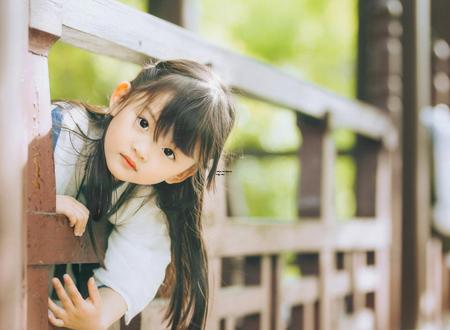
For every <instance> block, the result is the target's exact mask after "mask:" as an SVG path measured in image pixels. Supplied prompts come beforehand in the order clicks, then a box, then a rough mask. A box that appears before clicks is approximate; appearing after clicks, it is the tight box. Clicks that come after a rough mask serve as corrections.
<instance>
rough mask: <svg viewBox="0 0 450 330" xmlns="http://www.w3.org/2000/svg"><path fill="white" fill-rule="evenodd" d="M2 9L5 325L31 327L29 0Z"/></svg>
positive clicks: (1, 302) (1, 313)
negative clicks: (27, 283)
mask: <svg viewBox="0 0 450 330" xmlns="http://www.w3.org/2000/svg"><path fill="white" fill-rule="evenodd" d="M0 13H1V19H0V49H1V52H0V138H1V144H0V151H1V155H2V159H5V160H6V159H7V160H8V161H2V162H0V186H1V187H2V193H1V194H0V265H1V266H0V267H1V270H0V292H1V294H0V329H25V328H26V322H27V319H26V302H25V301H24V287H25V281H26V278H24V277H23V274H24V273H25V272H24V269H25V267H26V256H25V251H26V241H25V230H24V229H25V228H26V227H25V221H24V219H25V207H26V200H24V197H26V196H25V192H24V182H25V180H26V179H25V177H24V175H25V173H24V169H25V166H26V159H27V144H26V138H25V134H26V125H25V120H24V116H23V113H22V110H23V109H24V107H27V106H28V104H26V102H25V101H24V100H25V99H26V97H29V94H28V93H27V92H28V91H29V88H28V87H29V80H27V79H25V78H24V77H25V73H24V71H25V70H24V68H25V64H26V53H27V48H28V2H27V1H24V0H19V1H16V0H5V1H0ZM27 94H28V95H27ZM6 157H7V158H6Z"/></svg>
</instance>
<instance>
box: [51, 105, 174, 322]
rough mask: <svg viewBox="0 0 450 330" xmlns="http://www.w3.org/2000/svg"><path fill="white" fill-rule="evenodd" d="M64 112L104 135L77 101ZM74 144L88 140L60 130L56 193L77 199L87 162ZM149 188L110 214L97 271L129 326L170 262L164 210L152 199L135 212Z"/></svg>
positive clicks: (67, 121) (65, 121)
mask: <svg viewBox="0 0 450 330" xmlns="http://www.w3.org/2000/svg"><path fill="white" fill-rule="evenodd" d="M53 108H55V105H53V106H52V109H53ZM61 111H62V112H61V114H62V126H63V127H68V128H70V129H73V130H77V127H76V125H75V123H77V124H78V125H79V126H80V128H81V129H82V130H83V132H85V133H87V135H88V136H89V137H93V138H98V137H100V136H101V134H102V132H100V131H98V130H97V129H96V128H95V127H93V125H91V123H90V120H89V117H88V114H87V110H85V109H84V108H81V107H78V106H74V107H72V108H71V109H68V110H66V109H62V110H61ZM74 148H75V150H78V151H81V152H82V153H83V152H84V153H86V151H88V145H87V144H86V143H85V142H84V140H83V139H82V138H80V137H79V136H77V135H76V134H74V133H72V132H69V131H67V130H65V129H64V128H63V129H61V131H60V133H59V137H58V140H57V143H56V146H55V151H54V162H55V177H56V194H57V195H69V196H72V197H74V198H75V197H76V192H77V191H78V187H79V185H80V183H81V179H82V178H83V175H84V164H85V161H84V160H83V159H82V158H83V157H79V156H78V154H77V152H76V151H75V150H74ZM127 185H128V183H124V184H122V185H121V186H119V188H117V194H113V198H112V199H113V203H115V201H117V199H118V198H119V196H120V194H121V193H122V192H123V191H124V190H125V188H126V187H127ZM151 189H152V187H151V186H138V187H137V189H136V191H135V192H134V193H133V198H130V199H129V200H128V201H127V202H125V203H124V204H123V205H122V206H121V207H120V209H119V210H118V211H117V212H116V213H115V214H114V215H112V216H111V217H110V218H109V219H108V220H109V222H111V223H112V224H114V229H113V230H112V232H111V235H110V236H109V238H108V248H107V250H106V254H105V259H104V263H105V266H106V267H107V268H108V270H106V269H105V268H102V267H100V268H97V269H95V270H94V279H95V282H96V284H97V286H100V285H102V284H103V285H106V286H108V287H110V288H111V289H113V290H114V291H116V292H118V293H119V294H120V295H121V296H122V297H123V298H124V300H125V302H126V304H127V306H128V309H127V311H126V313H125V323H126V325H128V324H129V323H130V321H131V319H132V318H133V317H134V316H136V315H137V314H138V313H140V312H141V311H142V310H143V309H144V308H145V307H146V305H147V304H148V303H149V302H150V301H151V300H152V299H153V298H154V296H155V294H156V292H157V291H158V288H159V286H160V285H161V283H162V282H163V280H164V276H165V270H166V267H167V265H168V264H169V263H170V261H171V256H170V237H169V234H168V229H167V224H166V216H165V214H164V213H163V212H162V210H161V209H159V208H158V207H157V206H156V205H155V203H154V199H152V200H150V201H149V202H147V203H146V204H145V205H143V206H142V207H141V208H140V209H139V210H138V211H137V212H136V210H137V209H138V207H139V206H140V205H141V203H142V198H144V197H145V196H146V195H148V194H149V192H150V190H151ZM80 196H81V197H80V198H79V199H80V202H82V203H83V204H86V203H85V200H84V196H83V195H82V194H81V195H80Z"/></svg>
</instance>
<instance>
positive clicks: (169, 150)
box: [163, 148, 175, 160]
mask: <svg viewBox="0 0 450 330" xmlns="http://www.w3.org/2000/svg"><path fill="white" fill-rule="evenodd" d="M163 150H164V151H163V152H164V154H165V155H166V156H169V158H170V157H171V156H172V157H173V158H170V159H172V160H175V153H174V152H173V151H172V149H170V148H163ZM166 151H168V152H166Z"/></svg>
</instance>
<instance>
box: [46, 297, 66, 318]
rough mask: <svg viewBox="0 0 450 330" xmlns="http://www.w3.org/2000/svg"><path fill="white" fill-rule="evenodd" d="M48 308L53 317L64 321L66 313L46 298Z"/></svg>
mask: <svg viewBox="0 0 450 330" xmlns="http://www.w3.org/2000/svg"><path fill="white" fill-rule="evenodd" d="M48 308H50V311H51V312H52V313H53V315H55V316H56V317H58V318H60V319H64V318H65V316H66V315H67V314H66V311H65V310H64V309H63V308H61V307H60V306H58V305H57V304H55V303H54V302H53V300H51V299H50V298H48Z"/></svg>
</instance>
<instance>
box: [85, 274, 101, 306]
mask: <svg viewBox="0 0 450 330" xmlns="http://www.w3.org/2000/svg"><path fill="white" fill-rule="evenodd" d="M88 292H89V298H91V301H92V303H93V304H94V306H98V305H100V302H101V298H100V292H99V291H98V288H97V285H95V280H94V278H93V277H91V278H90V279H89V280H88Z"/></svg>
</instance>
